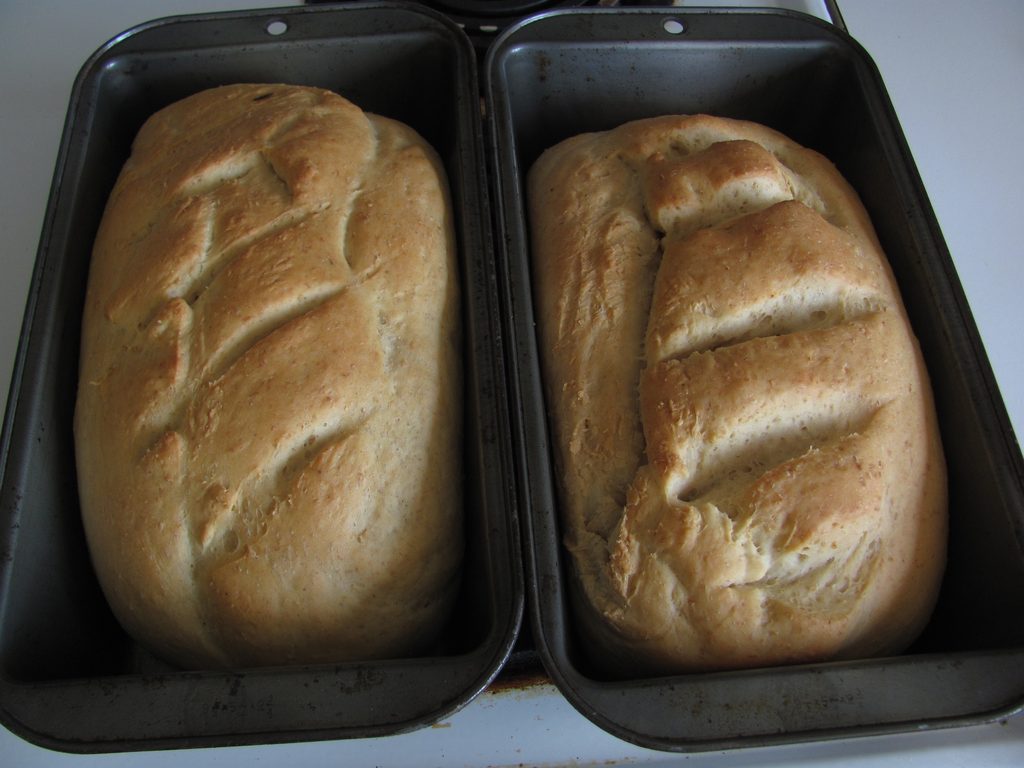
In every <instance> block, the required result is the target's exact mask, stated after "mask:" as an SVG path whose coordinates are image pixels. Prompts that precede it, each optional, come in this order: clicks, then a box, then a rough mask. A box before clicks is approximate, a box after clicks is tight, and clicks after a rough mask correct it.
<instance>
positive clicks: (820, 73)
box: [483, 9, 1024, 751]
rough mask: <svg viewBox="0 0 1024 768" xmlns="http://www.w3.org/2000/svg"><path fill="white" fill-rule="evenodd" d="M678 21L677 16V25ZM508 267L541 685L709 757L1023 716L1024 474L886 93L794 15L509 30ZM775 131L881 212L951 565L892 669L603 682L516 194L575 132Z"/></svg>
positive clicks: (498, 187)
mask: <svg viewBox="0 0 1024 768" xmlns="http://www.w3.org/2000/svg"><path fill="white" fill-rule="evenodd" d="M666 22H674V23H668V24H666ZM483 79H484V85H485V89H486V94H487V104H488V109H489V113H490V118H491V126H490V131H489V136H490V139H491V142H490V143H491V146H490V148H489V151H490V155H491V159H492V165H493V170H494V179H493V187H494V189H493V192H494V205H495V210H496V212H497V217H496V219H497V227H498V243H499V248H498V252H499V266H500V268H499V274H504V275H506V276H507V281H506V282H505V283H504V284H503V289H504V290H503V295H504V300H505V302H506V307H505V319H506V322H507V324H508V330H507V332H506V337H507V345H508V349H509V350H510V353H509V370H510V373H509V380H510V382H511V383H512V384H513V392H512V399H513V401H514V402H515V403H516V405H515V407H514V408H513V421H514V428H513V434H514V435H515V437H516V440H517V462H518V465H519V469H520V484H521V487H522V496H523V498H522V499H521V512H520V519H521V522H522V525H523V541H524V550H525V555H524V557H525V570H526V578H527V605H528V606H529V608H528V613H529V615H530V618H531V620H532V623H533V625H534V628H535V642H536V645H537V649H538V652H539V653H540V655H541V658H542V660H543V662H544V664H545V666H546V667H547V670H548V672H549V674H550V675H551V677H552V678H553V680H554V681H555V683H556V684H557V685H558V687H559V688H560V689H561V690H562V692H563V693H564V694H565V696H566V697H567V698H568V699H569V700H570V701H571V702H572V703H573V705H575V706H576V707H577V708H578V709H579V710H580V711H581V712H582V713H583V714H584V715H586V716H587V717H588V718H590V719H591V720H592V721H594V722H595V723H596V724H598V725H599V726H601V727H602V728H604V729H606V730H608V731H609V732H611V733H613V734H616V735H618V736H620V737H622V738H624V739H627V740H629V741H632V742H635V743H637V744H641V745H643V746H647V747H653V748H656V749H664V750H677V751H697V750H708V749H722V748H732V747H742V746H754V745H761V744H770V743H778V742H795V741H805V740H812V739H827V738H838V737H848V736H853V735H859V734H878V733H884V732H893V731H901V730H910V729H921V728H938V727H944V726H951V725H957V724H969V723H979V722H985V721H991V720H994V719H998V718H1003V717H1007V716H1010V715H1011V714H1015V713H1017V712H1019V711H1020V710H1021V708H1022V707H1024V466H1022V461H1021V454H1020V449H1019V447H1018V445H1017V444H1016V441H1015V440H1014V437H1013V433H1012V429H1011V427H1010V425H1009V421H1008V419H1007V416H1006V413H1005V410H1004V408H1003V405H1002V402H1001V400H1000V398H999V394H998V390H997V388H996V385H995V382H994V380H993V377H992V374H991V371H990V369H989V365H988V362H987V360H986V357H985V354H984V351H983V347H982V344H981V342H980V340H979V338H978V335H977V331H976V328H975V326H974V323H973V321H972V318H971V315H970V312H969V309H968V306H967V303H966V301H965V299H964V296H963V294H962V291H961V288H960V286H959V282H958V280H957V277H956V274H955V272H954V269H953V267H952V265H951V260H950V257H949V253H948V251H947V249H946V247H945V244H944V242H943V240H942V236H941V233H940V230H939V227H938V225H937V223H936V221H935V218H934V214H933V212H932V210H931V208H930V205H929V203H928V200H927V197H926V195H925V191H924V189H923V188H922V184H921V181H920V178H919V176H918V174H917V171H916V169H915V168H914V164H913V161H912V158H911V155H910V152H909V151H908V149H907V146H906V143H905V140H904V138H903V135H902V133H901V130H900V127H899V124H898V121H897V119H896V117H895V115H894V112H893V109H892V106H891V104H890V102H889V100H888V97H887V95H886V94H885V91H884V88H883V85H882V82H881V78H880V77H879V75H878V72H877V71H876V69H875V67H874V65H873V64H872V62H871V61H870V59H869V58H868V56H867V55H866V54H865V52H864V51H863V50H862V49H861V48H860V47H859V46H858V45H857V44H856V43H855V42H854V41H852V40H851V39H850V38H849V37H848V36H847V35H846V34H845V33H843V32H842V31H840V30H837V29H836V28H835V27H833V26H831V25H829V24H827V23H825V22H822V21H820V20H817V19H812V18H810V17H808V16H805V15H803V14H796V13H788V12H781V11H740V10H722V9H718V10H710V9H692V10H685V11H684V10H681V9H675V10H664V9H661V10H650V9H648V10H628V11H627V10H616V11H613V12H606V11H603V10H600V9H597V10H582V11H580V10H577V11H564V12H553V13H551V14H546V15H543V16H538V17H535V18H533V19H531V20H528V21H526V22H524V23H522V24H520V25H518V26H516V27H512V28H510V29H509V30H508V31H507V32H506V33H505V34H504V35H503V36H501V37H499V39H498V40H497V41H496V42H495V44H494V46H493V47H492V48H491V50H490V52H489V55H488V59H487V61H486V65H485V70H484V77H483ZM695 112H707V113H713V114H719V115H723V116H728V117H738V118H745V119H750V120H755V121H758V122H761V123H765V124H767V125H769V126H772V127H774V128H776V129H778V130H781V131H783V132H784V133H786V134H788V135H789V136H791V137H793V138H794V139H796V140H797V141H799V142H801V143H802V144H805V145H807V146H810V147H813V148H814V149H817V150H819V151H820V152H822V153H824V154H825V155H826V156H828V157H829V158H831V159H832V160H833V161H834V162H835V163H836V164H837V165H838V167H839V169H840V171H841V172H842V173H843V174H844V175H845V176H846V178H847V179H849V180H850V181H851V183H852V184H853V185H854V186H855V187H856V188H857V190H858V191H859V193H860V194H861V196H862V197H863V200H864V202H865V204H866V206H867V208H868V211H869V213H870V214H871V216H872V218H873V220H874V223H875V226H876V228H877V230H878V233H879V236H880V238H881V240H882V243H883V245H884V247H885V250H886V252H887V254H888V256H889V258H890V260H891V262H892V265H893V268H894V270H895V273H896V276H897V280H898V282H899V285H900V288H901V290H902V292H903V297H904V300H905V302H906V305H907V309H908V312H909V314H910V318H911V322H912V324H913V327H914V330H915V332H916V334H917V335H918V337H919V339H920V341H921V346H922V349H923V352H924V355H925V359H926V362H927V364H928V368H929V370H930V374H931V377H932V380H933V385H934V390H935V396H936V400H937V408H938V413H939V419H940V422H941V431H942V438H943V440H944V444H945V450H946V453H947V459H948V463H949V491H950V517H951V520H950V540H949V564H948V568H947V570H946V574H945V581H944V586H943V588H942V593H941V597H940V599H939V603H938V606H937V608H936V610H935V613H934V616H933V618H932V620H931V622H930V624H929V625H928V627H927V628H926V630H925V631H924V633H923V634H922V635H921V637H920V638H919V640H918V641H917V642H916V643H915V644H914V645H913V647H911V648H909V649H908V650H907V651H906V653H904V654H902V655H899V656H895V657H891V658H884V659H865V660H855V661H849V662H844V663H825V664H810V665H801V666H790V667H779V668H770V669H755V670H748V671H738V672H727V673H714V674H694V675H679V676H674V677H665V678H653V679H634V680H613V679H609V678H607V677H604V676H602V675H601V674H600V673H598V672H597V671H595V669H593V668H592V666H591V665H589V664H588V663H587V660H586V657H585V654H584V653H582V651H581V645H580V639H579V638H578V637H577V635H576V634H575V632H574V630H573V625H572V619H571V612H570V609H569V600H570V597H569V590H568V588H567V578H566V575H567V572H568V568H569V563H568V562H567V557H566V554H565V553H564V551H563V550H562V549H561V546H560V539H561V535H560V531H559V519H558V509H557V502H556V495H555V491H554V477H553V472H554V470H553V466H552V463H551V452H550V445H549V436H548V425H547V422H546V414H545V406H544V396H543V390H542V386H541V376H542V370H541V367H540V365H539V363H538V349H537V345H538V340H537V337H536V336H535V332H534V323H533V320H534V318H533V310H532V306H531V292H530V285H531V283H530V262H529V247H528V245H529V241H528V231H529V230H528V226H529V222H528V221H527V218H526V214H525V212H524V187H523V179H524V175H525V173H526V171H527V170H528V169H529V167H530V166H531V164H532V163H533V161H534V160H535V159H536V158H537V156H538V155H539V154H540V152H541V151H543V150H544V149H545V148H546V147H548V146H551V145H553V144H555V143H557V142H559V141H560V140H562V139H565V138H567V137H569V136H571V135H573V134H576V133H579V132H583V131H593V130H603V129H608V128H611V127H613V126H615V125H618V124H620V123H623V122H625V121H628V120H631V119H634V118H641V117H647V116H653V115H658V114H670V113H695Z"/></svg>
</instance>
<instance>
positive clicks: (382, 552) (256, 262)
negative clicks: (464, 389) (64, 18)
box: [75, 84, 463, 667]
mask: <svg viewBox="0 0 1024 768" xmlns="http://www.w3.org/2000/svg"><path fill="white" fill-rule="evenodd" d="M457 293H458V284H457V269H456V265H455V254H454V238H453V231H452V220H451V210H450V202H449V199H448V191H447V182H446V180H445V177H444V171H443V168H442V167H441V165H440V163H439V160H438V158H437V157H436V156H435V153H434V151H433V150H432V149H431V148H430V147H429V146H427V144H426V143H425V142H424V141H423V139H422V138H421V137H420V136H418V135H417V134H416V133H415V132H414V131H412V130H411V129H410V128H408V127H407V126H405V125H402V124H400V123H398V122H395V121H392V120H389V119H386V118H382V117H379V116H375V115H371V114H367V113H364V112H363V111H362V110H360V109H359V108H358V107H356V106H355V105H353V104H351V103H350V102H348V101H347V100H345V99H343V98H342V97H340V96H338V95H336V94H333V93H331V92H328V91H323V90H319V89H313V88H304V87H297V86H283V85H262V84H242V85H234V86H225V87H220V88H215V89H211V90H208V91H204V92H201V93H198V94H196V95H193V96H191V97H188V98H186V99H184V100H182V101H179V102H177V103H175V104H173V105H171V106H169V107H167V108H165V109H163V110H161V111H160V112H159V113H157V114H156V115H154V116H153V117H152V118H150V120H148V121H147V123H146V124H145V125H144V126H143V128H142V129H141V131H140V132H139V134H138V136H137V138H136V140H135V142H134V144H133V149H132V154H131V157H130V159H129V160H128V162H127V164H126V165H125V167H124V169H123V171H122V172H121V175H120V176H119V179H118V181H117V184H116V186H115V188H114V190H113V192H112V193H111V196H110V199H109V201H108V204H107V208H106V211H105V214H104V217H103V220H102V223H101V226H100V230H99V233H98V236H97V238H96V243H95V248H94V255H93V261H92V264H91V269H90V277H89V286H88V292H87V298H86V306H85V311H84V317H83V327H82V348H81V361H80V384H79V393H78V400H77V404H76V413H75V441H76V454H77V468H78V479H79V488H80V497H81V504H82V515H83V520H84V523H85V530H86V534H87V539H88V543H89V546H90V551H91V555H92V558H93V562H94V564H95V567H96V570H97V573H98V576H99V578H100V583H101V585H102V587H103V590H104V592H105V594H106V596H107V598H108V600H109V602H110V604H111V606H112V608H113V610H114V612H115V614H116V616H117V617H118V619H119V620H120V621H121V623H122V624H123V625H124V626H125V628H126V629H127V630H128V631H129V632H130V633H131V634H132V635H134V636H135V637H136V638H138V639H139V640H140V641H142V642H143V643H144V644H145V645H146V646H148V647H149V648H151V649H152V650H154V651H155V652H156V653H157V654H159V655H160V656H162V657H164V658H166V659H167V660H170V661H172V662H174V663H177V664H180V665H184V666H192V667H210V666H213V667H226V666H231V667H238V666H247V665H264V664H292V663H300V662H302V663H305V662H335V661H343V660H349V659H368V658H380V657H388V656H400V655H404V654H409V653H414V652H420V651H423V650H424V649H425V648H427V647H428V646H429V644H430V643H431V642H432V640H433V639H434V638H435V637H436V636H437V634H438V632H439V630H440V628H441V625H442V624H443V623H444V621H446V619H447V616H448V613H449V610H450V607H451V605H452V603H453V600H454V594H455V590H456V589H457V582H458V573H459V567H460V560H461V555H462V546H463V545H462V534H461V531H462V517H461V515H462V512H461V478H460V476H459V472H458V466H459V458H460V451H461V448H460V441H461V436H460V435H461V405H460V398H461V393H460V389H461V373H460V363H459V354H460V340H459V310H458V296H457Z"/></svg>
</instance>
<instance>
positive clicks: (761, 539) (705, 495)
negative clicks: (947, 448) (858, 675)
mask: <svg viewBox="0 0 1024 768" xmlns="http://www.w3.org/2000/svg"><path fill="white" fill-rule="evenodd" d="M529 201H530V225H531V232H532V243H533V247H532V250H533V253H532V258H533V274H534V286H535V292H536V295H537V313H538V321H539V322H538V325H539V329H540V339H541V346H542V356H543V364H544V372H545V380H546V385H547V393H548V404H549V408H550V412H551V418H552V424H553V429H554V433H555V444H556V452H557V466H558V470H559V472H558V476H559V482H560V487H561V490H562V494H561V499H562V504H561V506H562V513H563V520H564V523H565V526H564V530H565V539H566V543H567V546H568V548H569V550H570V552H571V553H572V556H573V561H574V565H575V571H576V574H577V580H578V589H579V591H580V593H581V594H582V596H583V597H582V599H581V603H582V604H583V605H585V606H586V607H585V608H583V609H581V610H580V611H579V615H580V619H581V621H582V622H583V625H584V629H585V631H586V632H587V634H588V637H589V640H588V643H589V644H590V645H591V646H593V647H595V648H596V650H595V656H597V657H599V658H600V659H602V661H603V663H604V664H605V666H606V667H607V668H610V669H612V670H613V671H614V672H616V673H621V674H633V673H642V672H647V671H655V672H663V671H678V670H686V669H705V668H719V667H736V666H750V665H759V664H771V663H779V662H786V661H800V660H810V659H821V658H834V657H842V656H856V655H861V654H868V653H879V652H887V651H891V650H896V649H898V648H900V647H901V646H902V645H904V644H906V643H907V642H908V641H909V640H910V639H911V638H912V637H913V636H914V635H915V634H916V633H917V632H918V631H919V630H920V628H921V626H922V624H923V622H924V621H925V620H926V618H927V616H928V614H929V612H930V609H931V606H932V604H933V601H934V598H935V593H936V591H937V586H938V581H939V578H940V575H941V572H942V567H943V564H944V547H945V478H944V465H943V459H942V455H941V449H940V446H939V442H938V433H937V429H936V425H935V416H934V412H933V407H932V403H931V394H930V390H929V386H928V381H927V376H926V373H925V371H924V367H923V365H922V362H921V359H920V354H919V352H918V349H917V346H916V342H915V340H914V339H913V337H912V335H911V333H910V330H909V326H908V323H907V319H906V316H905V313H904V310H903V307H902V304H901V301H900V297H899V295H898V292H897V289H896V286H895V283H894V280H893V277H892V275H891V273H890V270H889V266H888V264H887V262H886V260H885V258H884V256H883V255H882V253H881V250H880V247H879V245H878V241H877V239H876V237H875V234H874V232H873V230H872V228H871V224H870V221H869V219H868V217H867V214H866V213H865V211H864V209H863V207H862V205H861V204H860V202H859V200H858V199H857V198H856V196H855V194H854V193H853V191H852V190H851V188H850V187H849V186H848V184H847V183H846V182H845V181H844V180H843V179H842V178H841V177H840V175H839V174H838V173H837V171H836V170H835V168H834V167H833V166H832V165H831V164H830V163H829V162H828V161H827V160H825V159H824V158H823V157H821V156H820V155H818V154H817V153H814V152H812V151H810V150H807V149H805V148H802V147H800V146H798V145H796V144H795V143H793V142H792V141H790V140H789V139H787V138H785V137H783V136H781V135H780V134H778V133H776V132H774V131H771V130H769V129H767V128H765V127H763V126H760V125H756V124H752V123H747V122H741V121H734V120H724V119H719V118H713V117H709V116H693V117H676V116H670V117H663V118H655V119H649V120H641V121H637V122H634V123H629V124H626V125H624V126H621V127H620V128H617V129H615V130H612V131H608V132H604V133H595V134H585V135H581V136H577V137H574V138H572V139H569V140H567V141H565V142H563V143H561V144H559V145H557V146H556V147H553V148H552V149H550V150H548V151H547V152H546V153H545V154H544V155H543V156H542V157H541V158H540V159H539V160H538V162H537V163H536V164H535V166H534V167H533V169H532V170H531V173H530V177H529Z"/></svg>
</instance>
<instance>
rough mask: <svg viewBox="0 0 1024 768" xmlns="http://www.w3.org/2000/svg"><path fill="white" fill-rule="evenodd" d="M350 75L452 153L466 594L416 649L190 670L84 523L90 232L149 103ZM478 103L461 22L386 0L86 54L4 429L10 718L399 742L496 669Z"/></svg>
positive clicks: (26, 722)
mask: <svg viewBox="0 0 1024 768" xmlns="http://www.w3.org/2000/svg"><path fill="white" fill-rule="evenodd" d="M241 81H248V82H254V81H257V82H287V83H296V84H306V85H315V86H321V87H326V88H330V89H332V90H335V91H337V92H339V93H341V94H342V95H344V96H346V97H347V98H349V99H351V100H352V101H353V102H355V103H356V104H358V105H359V106H361V107H363V108H364V109H366V110H368V111H373V112H377V113H380V114H383V115H387V116H389V117H393V118H396V119H399V120H402V121H403V122H406V123H408V124H409V125H411V126H412V127H414V128H416V129H417V130H418V131H419V132H420V133H421V134H422V135H423V136H424V137H425V138H426V139H427V141H429V142H430V143H431V144H432V145H433V146H434V147H435V148H436V149H437V151H438V152H439V154H440V155H441V157H442V160H443V162H444V165H445V167H446V170H447V173H448V176H449V181H450V184H451V188H452V196H453V201H454V210H455V222H456V236H457V244H458V250H459V255H460V262H461V263H460V267H461V276H462V301H463V316H464V328H465V333H464V345H465V346H464V352H465V354H464V364H465V391H466V397H465V403H466V406H465V407H466V417H465V424H466V439H465V452H464V460H463V463H464V481H465V497H466V508H465V512H466V515H465V517H466V542H467V545H466V561H465V567H464V576H463V583H464V587H463V590H462V593H461V595H460V597H459V600H458V604H457V606H456V609H455V612H454V615H453V618H452V620H451V622H450V625H449V626H448V627H447V628H446V630H445V632H444V635H443V638H442V641H441V643H440V644H439V645H438V647H437V648H436V649H434V650H432V651H431V653H430V654H428V655H424V656H423V657H421V658H411V659H396V660H392V661H382V662H373V663H350V664H338V665H324V666H304V667H292V668H289V667H280V668H272V669H249V670H245V669H239V670H233V671H230V672H227V673H224V672H209V671H202V670H198V671H180V670H176V669H173V668H171V667H168V666H166V665H163V664H162V663H160V662H159V661H158V660H157V659H155V658H153V657H151V656H150V655H148V654H147V653H146V651H144V650H143V649H142V648H140V647H139V646H137V645H136V644H135V643H134V642H133V641H132V640H131V639H130V638H129V637H128V636H127V635H126V634H125V633H124V632H123V631H122V629H121V628H120V627H119V626H118V624H117V623H116V622H115V620H114V618H113V616H112V615H111V613H110V611H109V609H108V608H107V606H106V603H105V602H104V599H103V597H102V595H101V593H100V590H99V587H98V585H97V582H96V579H95V577H94V575H93V573H92V569H91V566H90V563H89V558H88V553H87V551H86V546H85V542H84V538H83V533H82V528H81V523H80V521H79V507H78V500H77V491H76V479H75V464H74V454H73V448H72V427H71V424H72V418H71V417H72V410H73V405H74V401H75V387H76V380H77V365H78V337H79V324H80V316H81V310H82V304H83V297H84V291H85V282H86V275H87V271H88V266H89V257H90V251H91V247H92V240H93V237H94V234H95V231H96V228H97V225H98V222H99V218H100V216H101V213H102V210H103V206H104V204H105V201H106V197H107V195H108V193H109V191H110V189H111V187H112V185H113V183H114V180H115V177H116V175H117V173H118V171H119V170H120V167H121V165H122V164H123V162H124V161H125V159H126V158H127V156H128V152H129V147H130V143H131V141H132V138H133V137H134V135H135V133H136V131H137V130H138V128H139V127H140V126H141V124H142V122H143V121H144V120H145V118H146V117H148V116H149V115H150V114H151V113H153V112H154V111H155V110H157V109H159V108H161V107H163V106H165V105H166V104H168V103H170V102H171V101H174V100H176V99H179V98H181V97H184V96H186V95H187V94H190V93H193V92H195V91H198V90H201V89H203V88H207V87H211V86H215V85H219V84H225V83H231V82H241ZM483 154H484V150H483V139H482V128H481V119H480V97H479V89H478V82H477V73H476V64H475V57H474V51H473V49H472V46H471V45H470V43H469V41H468V39H467V38H466V36H465V34H464V33H463V32H462V31H461V30H460V29H459V28H458V27H457V26H456V25H454V24H453V23H451V22H450V21H448V20H447V19H445V18H444V17H443V16H441V15H439V14H436V13H434V12H432V11H429V12H428V11H426V10H418V9H415V8H412V7H404V6H400V5H391V4H351V5H346V6H345V7H344V8H326V7H320V8H291V9H281V10H268V11H259V12H247V13H227V14H210V15H198V16H187V17H184V16H183V17H176V18H171V19H163V20H157V21H154V22H152V23H149V24H145V25H142V26H140V27H137V28H135V29H133V30H130V31H128V32H126V33H124V34H123V35H121V36H119V37H118V38H116V39H114V40H113V41H111V42H110V43H108V44H107V45H106V46H104V47H103V48H101V49H100V50H99V51H98V52H97V53H96V54H95V55H94V56H92V57H91V58H90V59H89V60H88V62H87V63H86V64H85V65H84V67H83V69H82V71H81V73H80V75H79V77H78V79H77V81H76V83H75V86H74V90H73V93H72V97H71V103H70V107H69V111H68V117H67V122H66V127H65V131H64V135H63V139H62V142H61V146H60V154H59V157H58V159H57V164H56V175H55V177H54V181H53V186H52V192H51V196H50V200H49V205H48V209H47V212H46V217H45V223H44V228H43V232H42V237H41V243H40V247H39V252H38V256H37V264H36V268H35V272H34V275H33V278H32V283H31V292H30V295H29V298H28V304H27V310H26V315H25V321H24V328H23V332H22V337H21V342H20V347H19V351H18V357H17V361H16V367H15V373H14V376H13V383H12V388H11V396H10V400H9V403H8V408H7V414H6V421H5V424H4V431H3V435H2V444H0V458H2V465H0V466H2V472H3V478H2V490H0V718H2V720H3V723H4V725H5V726H6V727H7V728H9V729H10V730H12V731H14V732H15V733H17V734H19V735H20V736H22V737H23V738H25V739H27V740H29V741H32V742H35V743H37V744H40V745H43V746H46V747H49V748H54V749H60V750H65V751H76V752H97V751H117V750H132V749H156V748H161V749H163V748H171V747H194V746H214V745H229V744H253V743H266V742H283V741H295V740H315V739H339V738H348V737H366V736H376V735H385V734H391V733H396V732H401V731H407V730H411V729H413V728H417V727H420V726H424V725H427V724H430V723H433V722H435V721H437V720H439V719H441V718H443V717H445V716H447V715H450V714H451V713H452V712H454V711H455V710H457V709H458V708H460V707H461V706H463V705H464V704H466V703H467V702H468V701H469V700H471V699H472V698H473V697H474V696H475V695H476V694H477V693H479V692H480V691H481V690H483V689H484V688H485V687H486V686H487V685H488V683H489V682H490V681H491V680H492V679H493V678H494V676H495V675H496V674H497V673H498V671H499V669H500V668H501V666H502V665H503V664H504V662H505V661H506V659H507V658H508V655H509V653H510V652H511V648H512V646H513V643H514V640H515V637H516V634H517V632H518V628H519V624H520V621H521V617H522V612H523V588H522V567H521V557H520V548H519V538H518V536H519V532H518V530H519V529H518V524H517V522H516V518H515V503H514V497H513V494H514V492H515V486H514V479H513V464H512V456H511V453H510V450H509V447H508V446H509V438H508V432H509V426H508V413H507V406H506V401H505V392H506V389H507V385H506V382H505V373H504V370H505V369H504V362H503V360H502V357H501V355H500V352H499V350H500V346H501V339H500V335H499V334H500V317H499V314H498V300H497V295H496V289H495V282H496V278H495V274H494V263H493V261H494V259H493V253H494V249H493V242H492V239H491V236H492V232H491V224H490V213H489V210H488V203H487V197H486V191H485V190H486V182H485V176H484V173H483V165H484V163H483Z"/></svg>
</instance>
